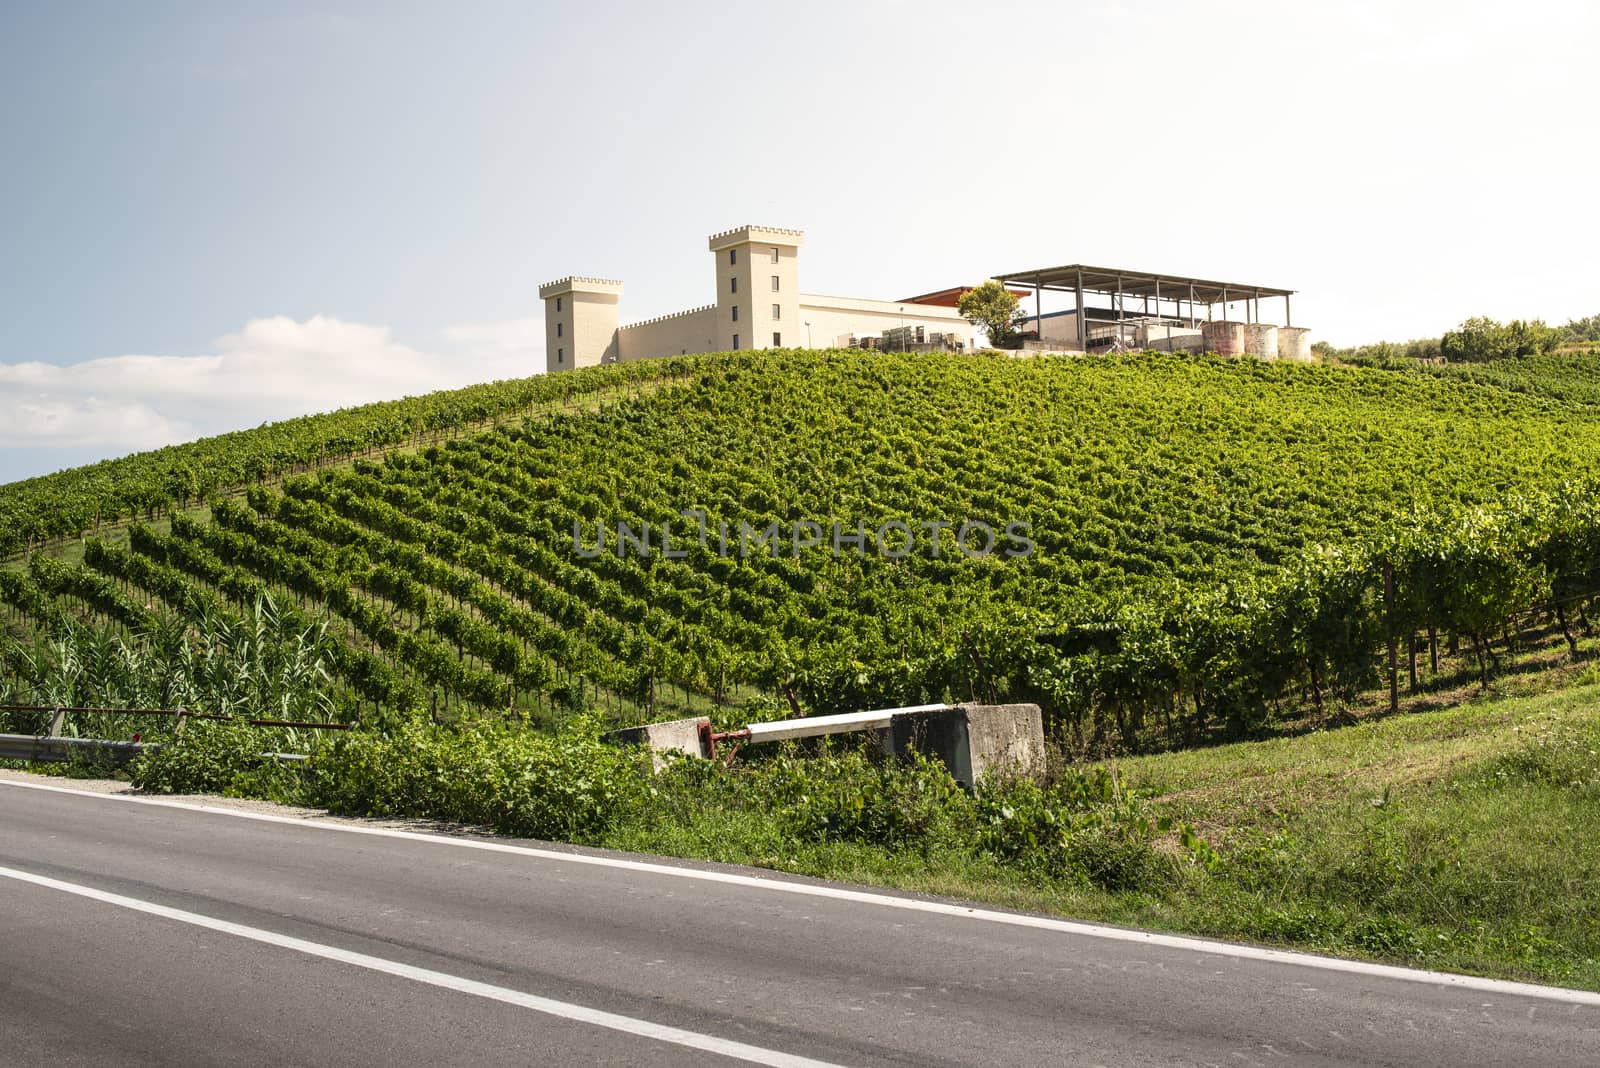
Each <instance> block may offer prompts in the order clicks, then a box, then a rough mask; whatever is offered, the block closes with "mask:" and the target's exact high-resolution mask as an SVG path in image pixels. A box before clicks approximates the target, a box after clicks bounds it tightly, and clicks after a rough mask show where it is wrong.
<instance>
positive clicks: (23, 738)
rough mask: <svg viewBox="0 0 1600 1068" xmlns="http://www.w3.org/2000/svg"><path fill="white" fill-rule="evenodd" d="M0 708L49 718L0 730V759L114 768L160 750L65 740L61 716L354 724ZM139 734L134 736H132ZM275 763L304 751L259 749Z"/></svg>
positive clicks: (176, 711) (312, 726)
mask: <svg viewBox="0 0 1600 1068" xmlns="http://www.w3.org/2000/svg"><path fill="white" fill-rule="evenodd" d="M0 712H24V713H40V714H44V715H48V716H49V717H50V727H49V730H48V731H47V732H46V733H44V734H40V735H34V734H0V760H27V761H40V762H55V763H67V762H71V761H74V760H85V761H93V762H96V763H102V764H111V765H113V766H116V767H122V766H123V765H126V764H129V763H132V762H133V761H134V760H135V759H136V758H137V757H138V756H139V755H140V754H141V753H144V752H150V751H154V750H157V749H160V748H161V745H162V743H159V742H143V741H137V740H135V741H127V742H123V741H113V740H111V739H109V738H65V737H62V733H61V732H62V731H63V730H64V729H65V728H66V721H67V716H69V715H72V714H84V715H105V716H160V717H162V718H164V719H169V720H172V721H173V722H174V723H175V725H176V729H177V731H178V732H179V733H182V731H183V721H184V720H186V719H203V720H212V721H216V722H222V723H245V724H249V725H250V726H252V727H285V728H294V729H296V730H321V731H347V730H351V729H352V728H354V727H355V726H356V725H355V724H354V723H302V722H300V721H298V720H290V719H243V718H241V717H238V716H224V715H219V714H217V713H215V712H191V711H190V710H188V709H186V708H173V709H159V708H77V707H71V706H66V705H0ZM138 737H139V736H138V735H137V734H135V735H134V738H135V739H137V738H138ZM261 755H262V756H263V757H270V758H271V759H273V760H276V761H278V762H279V763H281V764H298V763H301V762H303V761H305V760H306V759H307V757H306V754H304V753H262V754H261Z"/></svg>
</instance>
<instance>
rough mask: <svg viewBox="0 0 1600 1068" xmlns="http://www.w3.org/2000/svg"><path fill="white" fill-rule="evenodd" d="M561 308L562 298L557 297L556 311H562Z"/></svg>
mask: <svg viewBox="0 0 1600 1068" xmlns="http://www.w3.org/2000/svg"><path fill="white" fill-rule="evenodd" d="M560 310H561V298H560V297H557V298H556V311H560Z"/></svg>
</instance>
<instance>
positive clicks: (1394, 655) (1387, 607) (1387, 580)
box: [1383, 560, 1400, 713]
mask: <svg viewBox="0 0 1600 1068" xmlns="http://www.w3.org/2000/svg"><path fill="white" fill-rule="evenodd" d="M1383 604H1384V614H1385V617H1386V620H1385V622H1386V626H1385V627H1384V629H1385V630H1387V631H1388V632H1389V711H1390V712H1391V713H1394V712H1398V711H1400V665H1399V664H1398V663H1397V661H1398V659H1399V654H1400V650H1399V640H1398V639H1397V637H1396V635H1395V632H1394V566H1393V565H1392V564H1390V563H1389V561H1387V560H1385V561H1384V562H1383Z"/></svg>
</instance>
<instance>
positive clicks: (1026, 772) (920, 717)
mask: <svg viewBox="0 0 1600 1068" xmlns="http://www.w3.org/2000/svg"><path fill="white" fill-rule="evenodd" d="M889 748H890V750H891V751H892V752H894V753H902V754H903V753H911V752H915V753H921V754H922V755H923V756H929V757H935V758H937V759H938V760H939V761H941V762H942V763H943V764H944V766H945V767H946V768H949V769H950V777H951V778H953V779H955V780H956V782H958V783H960V784H961V785H962V786H964V787H966V788H967V789H969V790H972V789H976V788H977V785H978V783H980V782H981V781H983V778H984V776H985V775H988V774H990V773H994V772H1001V773H1009V774H1015V775H1021V776H1026V777H1029V778H1038V777H1040V776H1042V775H1043V774H1044V771H1045V748H1044V719H1043V716H1042V715H1041V714H1040V711H1039V706H1038V705H976V704H967V705H956V706H954V707H952V708H946V709H941V710H937V711H928V712H906V713H902V714H901V715H898V716H895V717H894V719H892V720H890V722H889Z"/></svg>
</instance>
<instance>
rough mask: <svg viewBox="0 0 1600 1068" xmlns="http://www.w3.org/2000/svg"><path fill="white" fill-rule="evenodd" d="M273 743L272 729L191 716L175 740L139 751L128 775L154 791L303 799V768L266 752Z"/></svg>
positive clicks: (284, 799)
mask: <svg viewBox="0 0 1600 1068" xmlns="http://www.w3.org/2000/svg"><path fill="white" fill-rule="evenodd" d="M274 741H275V738H274V737H273V736H272V734H271V733H270V732H267V731H263V730H260V729H258V728H255V727H250V726H246V725H244V724H239V723H216V722H208V721H206V720H192V721H190V722H189V723H187V724H185V726H184V731H183V733H182V734H181V735H179V736H178V738H177V739H176V740H174V741H171V742H167V743H164V744H162V745H160V746H157V747H152V748H149V749H146V750H145V751H144V752H143V753H141V754H140V755H139V757H138V759H136V760H135V761H134V762H133V763H132V765H130V766H129V769H128V770H129V775H130V777H131V778H132V780H133V785H134V786H135V787H137V788H138V789H140V790H149V791H151V792H152V793H163V794H222V795H224V796H227V797H261V798H267V799H269V800H273V801H283V802H290V803H293V802H297V801H300V800H302V799H303V782H302V779H301V775H300V769H299V768H298V767H297V766H295V765H293V764H286V763H283V762H281V761H279V760H277V759H275V758H274V757H272V756H269V755H266V754H268V753H270V752H271V751H272V748H273V743H274Z"/></svg>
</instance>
